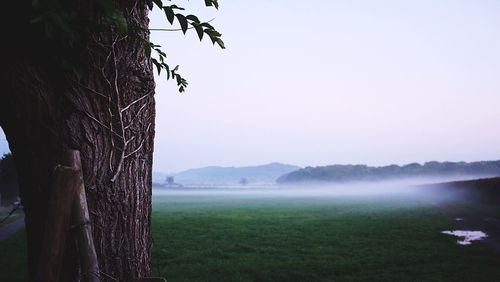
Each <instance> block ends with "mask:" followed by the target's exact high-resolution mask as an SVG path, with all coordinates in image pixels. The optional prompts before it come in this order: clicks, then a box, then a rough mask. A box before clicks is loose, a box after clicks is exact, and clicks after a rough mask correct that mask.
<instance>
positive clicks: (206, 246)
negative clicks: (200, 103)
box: [0, 194, 500, 282]
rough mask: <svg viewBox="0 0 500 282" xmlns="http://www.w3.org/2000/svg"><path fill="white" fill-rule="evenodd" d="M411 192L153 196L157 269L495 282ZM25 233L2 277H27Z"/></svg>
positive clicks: (5, 253)
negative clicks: (402, 194)
mask: <svg viewBox="0 0 500 282" xmlns="http://www.w3.org/2000/svg"><path fill="white" fill-rule="evenodd" d="M456 224H457V223H456V222H455V221H454V220H453V219H452V218H450V217H449V216H447V215H446V214H445V213H443V211H442V209H440V208H439V207H438V205H437V202H436V201H434V200H432V199H425V198H418V197H417V198H413V197H379V196H372V197H362V196H358V197H289V198H277V197H240V196H234V195H233V196H210V195H207V194H202V195H196V194H195V195H177V194H171V195H164V196H156V197H155V198H154V204H153V235H154V248H153V253H154V265H153V268H154V272H155V276H163V277H166V278H167V279H168V281H173V282H175V281H494V280H497V278H498V277H500V267H498V266H499V265H500V257H499V256H496V255H494V253H493V252H492V251H491V250H490V249H488V248H487V247H486V245H485V244H484V243H483V242H479V243H473V244H472V245H471V246H460V245H458V244H456V243H455V241H456V240H457V238H454V237H450V236H446V235H443V234H440V232H441V231H443V230H450V229H453V227H454V226H455V225H456ZM24 236H25V235H24V232H23V231H21V232H19V233H18V234H17V235H15V236H14V237H12V238H11V239H8V240H6V241H0V250H1V254H2V255H1V256H0V257H1V258H0V281H25V280H26V274H25V273H24V271H25V269H26V268H25V267H26V266H25V260H26V257H25V255H24V252H25V245H24V241H23V240H24Z"/></svg>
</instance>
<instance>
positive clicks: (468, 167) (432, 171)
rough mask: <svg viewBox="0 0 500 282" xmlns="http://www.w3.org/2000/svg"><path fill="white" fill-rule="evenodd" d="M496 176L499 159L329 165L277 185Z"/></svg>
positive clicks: (282, 179)
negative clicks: (400, 164)
mask: <svg viewBox="0 0 500 282" xmlns="http://www.w3.org/2000/svg"><path fill="white" fill-rule="evenodd" d="M459 175H475V176H500V160H498V161H480V162H470V163H467V162H437V161H432V162H426V163H424V164H423V165H422V164H419V163H410V164H406V165H402V166H399V165H394V164H393V165H388V166H381V167H373V166H367V165H329V166H318V167H310V166H309V167H305V168H302V169H299V170H296V171H293V172H290V173H287V174H284V175H282V176H280V177H279V178H278V179H277V180H276V182H278V183H281V184H286V183H298V182H344V181H364V180H385V179H391V178H409V177H433V176H459Z"/></svg>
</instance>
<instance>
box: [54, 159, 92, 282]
mask: <svg viewBox="0 0 500 282" xmlns="http://www.w3.org/2000/svg"><path fill="white" fill-rule="evenodd" d="M63 163H64V164H65V165H68V166H71V167H72V168H74V169H76V170H77V171H78V177H79V178H80V180H81V181H80V185H79V186H78V187H77V190H76V196H75V198H74V202H73V209H72V216H71V218H72V220H71V221H72V224H73V225H74V226H75V227H76V228H77V230H76V233H75V234H76V240H77V247H78V253H79V257H80V266H81V274H82V276H81V280H82V281H85V282H98V281H100V278H99V277H100V272H99V263H98V261H97V255H96V252H95V247H94V239H93V237H92V225H91V224H90V216H89V210H88V206H87V197H86V196H85V185H84V183H83V174H82V163H81V159H80V152H79V151H75V150H68V151H66V152H65V155H64V157H63Z"/></svg>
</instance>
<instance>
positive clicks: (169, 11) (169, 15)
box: [163, 6, 175, 24]
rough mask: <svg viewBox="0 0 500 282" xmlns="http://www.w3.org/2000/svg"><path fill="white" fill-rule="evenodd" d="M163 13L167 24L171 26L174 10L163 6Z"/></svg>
mask: <svg viewBox="0 0 500 282" xmlns="http://www.w3.org/2000/svg"><path fill="white" fill-rule="evenodd" d="M163 11H164V12H165V16H166V17H167V20H168V22H169V23H170V24H173V23H174V19H175V15H174V10H172V9H171V8H170V7H168V6H165V7H163Z"/></svg>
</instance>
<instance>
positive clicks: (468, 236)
mask: <svg viewBox="0 0 500 282" xmlns="http://www.w3.org/2000/svg"><path fill="white" fill-rule="evenodd" d="M441 233H443V234H447V235H452V236H456V237H461V238H462V239H461V240H458V241H457V243H458V244H460V245H470V244H472V241H476V240H483V239H484V238H486V237H488V235H486V233H484V232H483V231H468V230H453V231H442V232H441Z"/></svg>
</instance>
